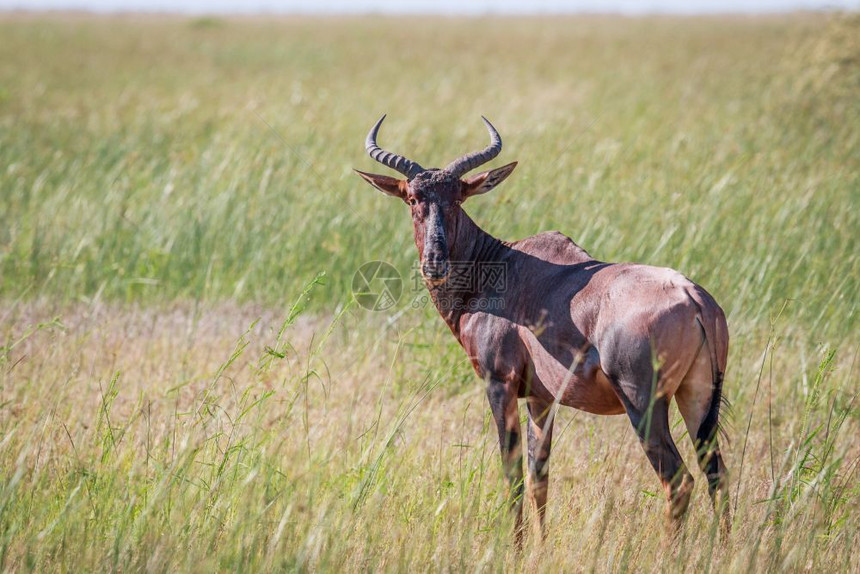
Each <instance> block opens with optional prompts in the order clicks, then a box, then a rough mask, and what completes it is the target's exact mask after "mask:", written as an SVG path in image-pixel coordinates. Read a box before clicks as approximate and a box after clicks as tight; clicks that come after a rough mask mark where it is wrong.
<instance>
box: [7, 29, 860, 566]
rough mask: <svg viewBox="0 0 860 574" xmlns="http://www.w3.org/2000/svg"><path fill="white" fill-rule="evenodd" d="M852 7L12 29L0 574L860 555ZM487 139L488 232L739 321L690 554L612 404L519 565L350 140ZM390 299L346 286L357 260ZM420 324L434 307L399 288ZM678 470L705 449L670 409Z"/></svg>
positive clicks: (464, 403) (581, 436)
mask: <svg viewBox="0 0 860 574" xmlns="http://www.w3.org/2000/svg"><path fill="white" fill-rule="evenodd" d="M856 30H857V20H856V18H853V19H852V18H842V17H839V18H824V17H819V16H781V17H767V18H729V17H725V18H642V19H623V18H609V17H582V18H556V19H528V18H526V19H519V18H518V19H504V18H500V19H465V20H448V19H440V18H426V19H420V20H414V19H398V18H376V17H374V18H370V17H368V18H349V19H340V18H325V19H304V18H280V19H277V18H276V19H255V18H237V19H211V18H208V19H202V20H201V19H183V18H166V17H145V18H143V17H139V18H132V17H99V18H95V17H81V16H51V17H43V16H39V17H36V16H27V15H7V16H4V17H2V18H0V38H2V40H0V192H2V197H0V301H3V303H2V306H0V569H2V570H4V571H5V570H8V571H52V570H61V571H91V570H128V571H136V570H149V571H177V570H180V571H200V572H210V571H213V570H219V571H228V570H229V571H259V570H273V569H289V570H309V569H314V570H343V569H348V570H376V569H382V570H414V569H422V570H426V569H432V570H504V569H507V570H518V569H524V568H529V569H535V570H538V571H559V570H562V571H582V570H597V571H606V570H611V571H630V570H633V571H642V570H658V569H659V570H669V571H690V570H703V571H749V570H750V569H759V570H768V571H783V570H789V571H830V570H833V569H843V570H847V571H852V570H857V569H858V568H860V563H858V558H857V557H858V556H860V553H858V549H860V540H858V523H857V520H856V516H857V514H858V511H860V499H858V497H860V487H858V484H860V481H858V477H860V470H858V465H860V463H858V461H860V450H858V445H857V441H856V438H855V437H856V436H857V433H858V431H860V403H858V401H857V399H856V396H857V382H858V373H860V364H858V350H860V338H858V336H857V335H858V333H857V305H858V297H857V293H858V288H860V257H858V247H860V246H858V232H857V230H858V229H860V192H858V190H860V185H858V184H860V182H858V173H860V170H858V167H860V166H858V157H860V153H858V152H860V150H858V135H857V134H858V129H857V128H858V119H857V118H858V117H860V116H858V113H857V112H858V111H860V110H858V107H860V106H858V103H857V101H856V97H855V94H856V93H857V89H858V88H860V84H858V78H860V73H858V70H860V63H859V62H860V59H858V54H860V49H858V45H857V41H856V40H855V38H858V37H860V34H856V33H854V32H855V31H856ZM383 112H388V113H389V119H388V121H387V123H386V125H385V127H384V128H383V133H382V135H381V137H380V142H381V143H382V144H383V145H384V146H386V147H390V148H392V149H395V150H397V151H400V152H402V153H405V154H407V155H409V156H410V157H413V158H414V159H416V160H417V161H419V162H421V163H422V164H423V165H444V163H446V162H448V161H449V160H450V159H451V158H452V157H454V156H456V155H458V154H461V153H464V152H466V151H470V150H472V149H474V148H477V147H480V146H482V145H484V144H485V137H486V135H485V133H484V131H483V128H482V126H481V123H480V121H479V116H480V114H485V115H487V116H488V117H490V118H491V119H492V120H493V122H494V123H495V124H496V125H497V127H498V128H499V129H500V130H501V133H502V137H503V139H504V141H505V150H504V151H503V154H502V156H501V157H500V158H499V159H498V162H499V163H501V162H507V161H512V160H515V159H516V160H519V161H520V165H519V167H518V168H517V171H516V172H515V173H514V175H513V176H512V177H511V178H510V179H509V180H508V181H506V183H505V185H504V186H502V187H500V188H499V189H498V190H496V191H494V192H493V193H492V194H490V195H488V196H482V197H481V198H477V199H475V200H472V201H471V202H469V203H468V204H467V206H466V208H467V210H468V211H469V213H470V214H471V215H472V216H473V217H474V218H475V219H476V220H477V221H478V222H479V223H480V224H481V225H483V226H484V227H485V228H486V229H487V230H488V231H490V232H492V233H494V234H495V235H497V236H499V237H502V238H506V239H514V238H519V237H523V236H526V235H530V234H532V233H535V232H538V231H543V230H549V229H559V230H561V231H563V232H565V233H566V234H568V235H570V236H571V237H573V238H574V239H575V240H576V241H577V242H578V243H580V244H581V245H582V246H583V247H585V248H586V249H587V250H589V252H590V253H591V254H592V255H594V256H595V257H597V258H600V259H604V260H613V261H614V260H635V261H642V262H647V263H652V264H656V265H668V266H672V267H675V268H677V269H679V270H681V271H682V272H684V273H685V274H687V275H688V276H690V277H691V278H692V279H694V280H695V281H697V282H699V283H701V284H702V285H704V286H705V287H706V288H707V289H708V290H709V291H711V292H712V293H713V294H714V295H715V296H716V298H717V300H718V301H719V302H720V303H721V304H722V305H723V307H724V308H725V309H726V311H727V312H728V315H729V322H730V329H731V333H732V345H731V355H730V363H729V370H728V373H727V374H726V382H725V391H726V394H727V395H728V397H729V398H730V399H731V400H732V402H733V404H734V409H733V411H734V416H733V417H732V419H731V421H730V422H731V425H730V433H729V434H730V436H731V438H732V441H731V443H730V444H726V445H724V451H725V453H726V458H727V462H728V465H729V468H730V481H731V492H732V500H731V504H732V506H733V508H734V510H735V512H734V517H735V523H734V535H733V537H732V538H731V539H730V540H729V541H728V542H727V543H726V544H725V545H720V544H719V542H718V535H717V524H716V523H715V522H714V521H713V520H712V513H711V510H710V508H709V504H708V501H707V496H706V493H705V492H704V490H705V489H704V488H703V487H702V485H703V484H704V483H705V481H704V478H703V477H702V476H701V474H700V473H698V472H695V471H694V476H695V477H696V480H697V481H698V483H699V486H698V487H697V488H696V494H695V497H694V502H693V504H692V506H691V510H690V517H689V519H688V522H687V524H686V527H685V528H684V530H683V532H682V535H681V538H680V539H678V540H676V541H674V542H672V541H667V538H666V537H665V536H664V535H663V528H662V526H663V523H662V517H663V507H664V501H663V499H662V495H661V494H660V490H659V484H658V482H657V480H656V477H655V476H654V474H653V471H652V470H651V468H650V466H649V465H648V463H647V460H646V458H645V456H644V455H643V453H642V452H641V449H640V447H639V445H638V444H637V442H636V439H635V436H634V434H633V432H632V430H631V429H630V428H628V427H629V424H628V423H627V422H626V421H625V420H624V419H623V417H593V416H590V415H586V414H584V413H576V412H574V411H569V410H563V411H562V412H561V413H560V419H559V421H558V423H557V424H558V427H557V431H556V433H557V434H556V436H557V438H556V440H555V443H556V447H555V449H554V455H553V461H552V469H551V483H550V504H549V506H550V508H549V511H548V523H549V537H548V539H547V540H546V541H545V542H544V543H543V544H537V543H536V542H535V541H534V540H533V541H531V542H530V543H529V544H528V545H527V546H526V548H525V550H524V552H523V553H522V554H517V553H515V552H514V551H513V550H512V549H511V548H510V536H509V530H510V520H509V517H507V515H506V513H505V510H504V509H505V505H506V503H505V495H504V484H503V479H502V476H501V472H500V469H499V466H500V465H499V462H498V453H497V446H496V444H495V439H494V434H495V431H494V429H493V428H492V426H491V421H490V420H489V418H488V416H487V409H486V406H485V399H484V397H483V389H482V388H481V385H480V383H479V382H477V381H476V380H475V378H474V375H473V374H472V372H471V367H470V365H469V362H468V360H467V358H466V357H465V355H464V354H463V352H462V350H460V349H459V348H458V347H457V346H456V345H455V344H454V342H453V340H452V339H451V337H450V334H449V333H448V332H447V329H445V328H444V326H443V325H441V322H440V320H439V319H438V317H436V316H435V312H434V311H433V310H432V309H429V308H427V307H422V306H421V305H420V303H421V299H420V297H421V295H422V293H421V292H420V291H417V292H416V291H412V290H411V289H410V287H411V284H410V281H409V277H410V274H411V266H412V262H413V260H414V258H415V248H414V246H413V245H412V238H411V229H410V228H411V226H410V225H409V221H408V216H407V215H406V212H405V209H404V207H403V206H402V205H400V204H399V203H398V202H396V201H394V200H391V199H390V198H386V197H385V196H383V195H382V194H379V193H378V192H376V191H374V190H373V189H371V188H370V187H369V186H367V185H366V184H364V183H363V182H361V181H360V180H359V179H358V178H357V177H355V176H354V175H353V174H352V172H351V168H353V167H356V168H359V169H364V170H371V171H380V172H384V171H385V169H384V168H383V167H381V166H379V165H378V164H374V163H373V162H372V160H370V159H369V158H367V157H366V156H365V154H364V151H363V149H362V148H363V146H362V142H363V139H364V136H365V134H366V131H367V129H368V128H369V127H370V126H371V125H372V123H373V122H374V121H375V120H376V118H377V117H378V116H379V115H381V113H383ZM375 259H384V260H388V261H391V262H392V263H394V264H395V265H396V266H397V267H398V269H400V271H401V273H402V274H403V275H404V279H405V280H406V282H407V290H406V293H405V295H404V297H403V299H402V300H401V302H400V303H399V304H398V306H397V307H396V308H395V309H392V310H390V311H388V312H385V313H370V312H367V311H364V310H362V309H360V308H357V307H356V306H355V305H354V303H353V300H352V296H351V294H350V284H351V281H352V276H353V273H354V271H355V270H356V269H357V268H358V267H359V266H360V265H361V264H362V263H364V262H365V261H368V260H375ZM413 302H415V303H418V304H417V305H415V307H417V309H413V305H412V303H413ZM674 422H675V423H676V425H675V430H676V432H675V434H676V439H677V441H678V444H679V448H680V449H681V452H682V454H683V455H684V458H685V460H687V462H688V463H689V464H691V465H694V460H695V455H694V453H693V450H692V448H691V445H689V440H688V439H687V437H685V436H684V435H683V433H682V428H683V425H682V424H681V421H680V418H679V417H677V415H676V416H675V419H674Z"/></svg>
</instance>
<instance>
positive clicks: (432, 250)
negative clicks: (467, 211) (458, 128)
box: [355, 115, 517, 285]
mask: <svg viewBox="0 0 860 574" xmlns="http://www.w3.org/2000/svg"><path fill="white" fill-rule="evenodd" d="M384 119H385V116H384V115H383V116H382V117H381V118H379V121H378V122H376V125H374V126H373V128H371V130H370V133H368V134H367V139H366V140H365V148H366V149H367V153H368V154H370V157H372V158H373V159H375V160H376V161H378V162H379V163H381V164H383V165H385V166H388V167H390V168H391V169H393V170H396V171H397V172H399V173H400V174H402V175H403V176H405V178H406V179H398V178H395V177H389V176H387V175H377V174H373V173H365V172H363V171H358V170H355V171H356V173H358V175H360V176H361V177H362V178H364V179H365V181H367V182H368V183H369V184H370V185H372V186H373V187H375V188H376V189H378V190H379V191H381V192H383V193H385V194H388V195H392V196H394V197H399V198H400V199H401V200H403V201H404V202H405V203H406V204H407V205H409V209H410V210H411V212H412V226H413V229H414V232H415V245H416V246H417V247H418V255H419V257H420V258H421V274H422V275H423V276H424V279H425V280H426V281H427V282H428V283H430V284H435V285H438V284H441V283H443V282H444V281H445V280H446V279H447V277H448V272H449V271H450V263H449V254H450V245H451V244H450V242H451V241H452V240H453V238H454V237H455V236H456V231H457V224H458V222H459V220H460V217H461V215H462V209H461V207H460V206H461V205H462V203H463V202H464V201H465V200H466V199H467V198H469V197H472V196H473V195H480V194H482V193H487V192H488V191H490V190H491V189H493V188H494V187H496V186H497V185H498V184H500V183H501V182H502V181H504V180H505V178H506V177H508V176H509V175H510V174H511V172H512V171H513V170H514V168H515V167H516V166H517V162H513V163H509V164H508V165H505V166H502V167H499V168H496V169H491V170H489V171H485V172H482V173H479V174H477V175H473V176H471V177H469V178H465V179H464V176H465V175H466V174H467V173H468V172H470V171H472V170H473V169H475V168H477V167H479V166H481V165H483V164H485V163H487V162H489V161H490V160H492V159H493V158H495V157H496V156H497V155H499V152H501V151H502V138H501V137H500V136H499V132H497V131H496V128H494V127H493V125H492V124H491V123H490V122H489V121H488V120H487V118H485V117H483V116H481V119H483V120H484V124H485V125H486V126H487V131H489V132H490V145H488V146H487V147H486V148H484V149H483V150H480V151H476V152H472V153H470V154H466V155H464V156H461V157H459V158H457V159H455V160H454V161H452V162H451V163H449V164H448V165H447V166H446V167H445V168H444V169H438V168H430V169H425V168H423V167H421V166H420V165H418V164H417V163H416V162H414V161H412V160H409V159H407V158H405V157H403V156H402V155H398V154H395V153H391V152H389V151H386V150H384V149H382V148H380V147H379V146H378V145H377V144H376V136H377V134H378V133H379V126H381V125H382V121H383V120H384Z"/></svg>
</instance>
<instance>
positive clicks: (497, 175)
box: [463, 162, 517, 197]
mask: <svg viewBox="0 0 860 574" xmlns="http://www.w3.org/2000/svg"><path fill="white" fill-rule="evenodd" d="M515 167H517V162H513V163H509V164H508V165H503V166H502V167H497V168H496V169H491V170H490V171H485V172H483V173H479V174H478V175H476V176H473V177H470V178H469V179H467V180H466V181H464V182H463V184H464V186H463V197H472V196H473V195H481V194H482V193H487V192H488V191H490V190H491V189H493V188H494V187H496V186H497V185H499V184H500V183H502V182H503V181H505V178H506V177H508V176H509V175H511V172H512V171H514V168H515Z"/></svg>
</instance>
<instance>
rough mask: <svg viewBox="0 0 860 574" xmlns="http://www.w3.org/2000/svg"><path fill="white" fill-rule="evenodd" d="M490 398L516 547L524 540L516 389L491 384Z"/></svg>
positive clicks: (496, 383) (489, 389)
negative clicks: (512, 514)
mask: <svg viewBox="0 0 860 574" xmlns="http://www.w3.org/2000/svg"><path fill="white" fill-rule="evenodd" d="M487 399H488V400H489V401H490V409H491V410H492V411H493V419H494V420H495V421H496V427H497V428H498V431H499V448H500V449H501V453H502V466H503V467H504V470H505V476H506V477H507V479H508V497H509V500H510V505H511V511H512V512H513V513H514V533H515V536H516V541H517V546H521V545H522V537H523V531H522V530H523V529H522V524H523V449H522V443H521V441H520V418H519V413H518V412H517V389H516V388H515V387H514V386H513V385H512V384H509V383H503V382H499V381H490V384H489V385H488V386H487Z"/></svg>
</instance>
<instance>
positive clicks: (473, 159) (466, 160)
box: [445, 116, 502, 177]
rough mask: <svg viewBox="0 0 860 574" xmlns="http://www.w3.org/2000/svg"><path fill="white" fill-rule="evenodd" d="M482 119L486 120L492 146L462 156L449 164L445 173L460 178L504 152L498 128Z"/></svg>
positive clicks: (482, 117)
mask: <svg viewBox="0 0 860 574" xmlns="http://www.w3.org/2000/svg"><path fill="white" fill-rule="evenodd" d="M481 119H482V120H484V125H486V126H487V131H488V132H490V145H488V146H487V147H486V148H484V149H483V150H481V151H475V152H472V153H470V154H466V155H464V156H460V157H459V158H457V159H455V160H454V161H452V162H451V163H449V164H448V167H446V168H445V171H447V172H448V173H450V174H451V175H454V176H456V177H460V176H462V175H464V174H466V173H467V172H470V171H472V170H473V169H475V168H476V167H478V166H479V165H483V164H485V163H487V162H488V161H490V160H491V159H493V158H494V157H496V156H497V155H499V152H501V151H502V138H501V136H500V135H499V132H497V131H496V128H494V127H493V124H491V123H490V121H489V120H488V119H487V118H485V117H484V116H481Z"/></svg>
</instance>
